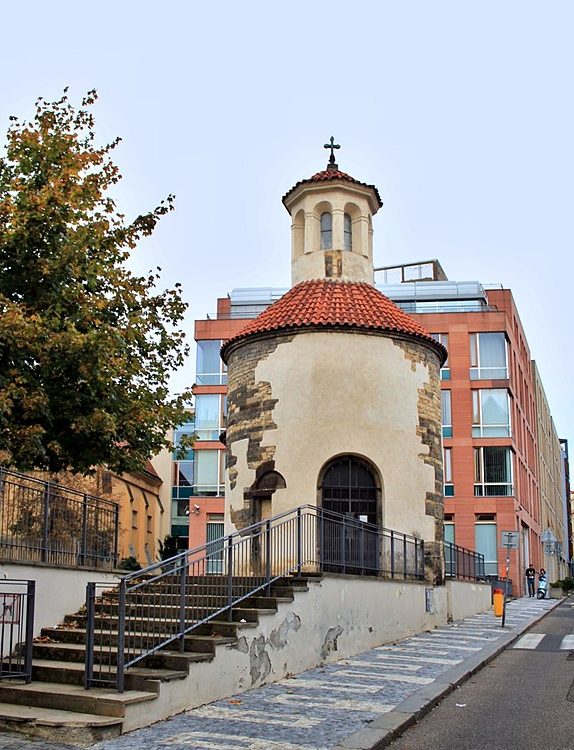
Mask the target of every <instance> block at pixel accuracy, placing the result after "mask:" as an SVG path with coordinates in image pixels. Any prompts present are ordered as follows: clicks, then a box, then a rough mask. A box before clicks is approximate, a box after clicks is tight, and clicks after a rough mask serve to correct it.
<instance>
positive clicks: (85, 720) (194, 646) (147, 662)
mask: <svg viewBox="0 0 574 750" xmlns="http://www.w3.org/2000/svg"><path fill="white" fill-rule="evenodd" d="M244 583H245V581H244V580H243V581H242V585H244ZM164 586H165V591H164V593H163V596H162V607H161V618H158V617H157V616H156V617H155V618H153V619H150V618H149V616H148V614H147V613H149V611H150V610H149V607H150V606H151V605H150V603H149V602H146V601H145V595H144V597H143V598H142V600H141V601H138V603H137V606H136V607H135V609H132V611H131V612H130V616H129V617H128V618H127V620H126V631H125V636H126V644H128V645H129V644H130V642H131V643H136V642H142V641H145V639H148V640H149V641H150V642H151V641H152V639H153V638H154V637H157V635H158V633H162V632H166V631H167V632H169V629H170V628H169V626H170V625H171V624H172V623H173V622H174V621H175V620H176V619H177V617H178V615H179V599H177V595H176V594H175V593H174V591H173V587H174V586H175V584H170V583H169V582H166V583H165V584H164ZM170 587H172V588H170ZM198 588H199V589H201V587H198ZM307 590H308V587H307V577H285V578H282V579H279V580H278V581H276V582H275V583H273V584H272V585H271V591H270V595H269V596H262V595H259V594H255V595H253V596H250V597H249V598H247V599H245V600H244V601H242V602H241V603H240V605H239V606H237V607H234V608H233V610H232V612H231V619H227V613H225V615H223V616H221V615H220V616H218V617H215V618H214V619H211V620H209V621H208V622H206V623H203V624H202V625H199V626H198V627H197V628H196V629H195V630H194V631H192V633H190V634H188V635H186V636H185V637H184V647H183V650H179V643H177V644H170V646H168V647H167V648H166V649H162V650H160V651H157V652H156V653H154V654H152V655H149V656H147V657H145V658H144V659H143V660H142V661H140V662H139V663H137V664H136V665H134V666H133V667H131V668H129V669H127V670H126V671H125V689H124V692H123V693H119V692H117V691H116V690H115V689H114V688H113V687H111V686H110V687H97V688H91V689H89V690H86V689H85V688H84V676H85V669H84V661H85V656H86V620H87V616H86V612H85V610H83V609H82V610H80V611H79V612H76V613H75V614H70V615H67V616H66V617H65V619H64V622H62V623H61V624H60V625H59V626H58V627H51V628H44V629H43V630H42V632H41V635H40V636H39V637H38V638H36V639H35V641H34V647H33V667H32V682H31V683H30V684H27V685H26V684H22V683H17V682H16V681H14V680H5V681H2V682H0V729H10V730H13V731H18V732H22V733H25V734H29V735H35V736H40V737H45V738H49V739H50V740H52V741H58V740H60V741H63V742H66V743H74V744H79V745H86V744H90V743H92V742H96V741H99V740H103V739H108V738H112V737H117V736H119V735H120V734H122V733H123V732H126V731H131V730H133V729H136V728H138V727H141V726H146V725H148V724H151V723H153V722H154V721H157V720H159V719H161V718H165V717H166V716H169V715H170V713H169V709H166V705H165V704H166V702H168V697H167V696H166V697H165V699H164V700H163V701H162V686H163V690H164V691H166V690H167V689H168V688H167V687H166V683H172V682H174V681H177V680H185V679H186V678H187V677H188V675H189V674H190V671H192V670H193V665H194V664H196V663H205V662H211V661H212V660H213V659H214V658H215V656H216V653H217V651H218V648H220V647H225V646H227V647H233V645H234V644H236V643H237V641H238V639H239V638H240V637H241V634H242V632H243V633H244V634H245V631H248V632H249V631H250V632H256V631H257V628H258V626H259V622H260V618H262V617H265V616H268V615H275V614H276V613H277V609H278V606H279V605H280V604H281V603H290V602H293V600H294V598H295V596H296V595H298V594H301V593H303V592H306V591H307ZM117 596H118V593H117V590H112V591H108V592H106V594H105V597H104V598H101V599H99V600H96V617H98V613H100V622H102V621H103V620H104V618H105V623H106V628H105V631H102V632H99V633H98V632H96V648H95V650H94V663H95V665H96V671H97V669H98V664H100V663H102V664H105V670H106V674H111V676H112V677H114V675H115V664H116V660H117V650H116V643H117V627H118V619H117V617H118V605H117V603H116V602H117ZM215 598H216V599H217V597H215ZM220 598H221V600H223V595H221V597H220ZM176 599H177V601H176ZM206 606H210V607H213V606H214V597H213V595H211V596H210V598H209V604H208V605H206V602H205V601H204V595H203V594H202V593H200V591H198V592H197V593H189V594H188V596H187V599H186V616H187V618H188V621H189V622H192V621H193V618H194V616H195V617H197V613H198V612H203V611H205V608H206ZM100 647H101V648H100ZM202 702H203V701H202V700H201V696H195V698H194V705H200V704H201V703H202ZM171 713H173V711H172V712H171ZM0 746H1V742H0Z"/></svg>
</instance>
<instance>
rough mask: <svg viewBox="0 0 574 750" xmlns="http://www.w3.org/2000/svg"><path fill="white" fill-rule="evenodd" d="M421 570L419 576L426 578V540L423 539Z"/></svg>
mask: <svg viewBox="0 0 574 750" xmlns="http://www.w3.org/2000/svg"><path fill="white" fill-rule="evenodd" d="M421 568H422V570H421V572H420V573H419V578H421V579H422V580H424V577H425V540H424V539H421Z"/></svg>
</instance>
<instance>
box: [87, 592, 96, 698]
mask: <svg viewBox="0 0 574 750" xmlns="http://www.w3.org/2000/svg"><path fill="white" fill-rule="evenodd" d="M95 599H96V584H95V583H94V582H93V581H91V582H90V583H88V584H87V586H86V657H85V663H84V687H85V688H86V690H88V689H89V688H91V687H92V681H93V679H94V630H95V624H96V623H95V616H94V612H95V607H94V605H95Z"/></svg>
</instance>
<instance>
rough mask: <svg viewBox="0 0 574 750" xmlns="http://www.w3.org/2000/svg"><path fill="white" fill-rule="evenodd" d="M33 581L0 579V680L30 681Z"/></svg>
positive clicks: (32, 639) (34, 587)
mask: <svg viewBox="0 0 574 750" xmlns="http://www.w3.org/2000/svg"><path fill="white" fill-rule="evenodd" d="M35 592H36V582H35V581H20V580H15V579H9V578H4V579H1V580H0V680H5V679H15V678H17V679H24V680H25V681H26V682H30V681H31V680H32V646H33V642H34V601H35Z"/></svg>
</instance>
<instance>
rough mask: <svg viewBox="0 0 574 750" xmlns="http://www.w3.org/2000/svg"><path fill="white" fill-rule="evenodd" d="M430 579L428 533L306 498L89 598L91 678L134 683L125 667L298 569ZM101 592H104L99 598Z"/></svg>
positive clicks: (97, 587) (97, 588) (93, 682)
mask: <svg viewBox="0 0 574 750" xmlns="http://www.w3.org/2000/svg"><path fill="white" fill-rule="evenodd" d="M323 571H325V572H337V573H350V574H355V575H356V574H358V575H382V576H387V577H391V578H396V579H401V578H402V579H409V578H412V579H417V580H420V579H423V578H424V572H425V571H424V542H423V541H422V539H418V538H417V537H414V536H410V535H409V534H403V533H400V532H396V531H392V530H389V529H384V528H382V527H380V526H377V525H376V524H370V523H364V522H362V521H359V520H357V519H355V518H353V517H349V516H346V515H344V514H340V513H334V512H331V511H326V510H324V509H322V508H317V507H314V506H312V505H302V506H300V507H298V508H295V509H293V510H290V511H286V512H284V513H280V514H278V515H277V516H274V517H272V518H269V519H267V520H264V521H260V522H258V523H255V524H252V525H250V526H248V527H246V528H244V529H241V530H240V531H236V532H234V533H233V534H230V535H228V536H225V537H223V538H221V539H218V540H216V541H212V542H208V543H206V544H203V545H200V546H199V547H194V548H193V549H191V550H186V551H184V552H180V553H179V554H178V555H175V556H174V557H172V558H170V559H169V560H164V561H161V562H157V563H154V564H153V565H150V566H148V567H147V568H145V569H143V570H140V571H134V572H132V573H129V574H128V575H126V576H124V577H123V578H122V579H121V580H120V584H119V587H118V589H117V590H116V591H109V583H108V584H104V583H102V584H96V583H90V584H88V587H87V595H86V617H87V620H86V622H87V624H86V631H87V635H86V671H85V685H86V687H92V686H109V685H113V686H115V687H116V688H117V689H118V690H120V691H122V690H123V689H124V682H125V671H126V670H127V669H129V668H130V667H132V666H134V665H135V664H137V663H139V662H141V661H142V660H143V659H148V658H150V657H153V655H154V654H156V653H157V652H159V651H162V650H163V651H165V649H166V648H168V647H169V646H170V645H176V647H177V649H178V650H179V651H180V652H183V651H185V647H186V641H185V636H186V635H188V634H189V633H191V632H192V631H194V630H196V629H198V628H200V627H201V626H202V625H205V623H207V622H209V621H210V620H213V619H214V618H215V617H219V616H223V615H224V616H225V617H226V618H227V619H228V620H229V621H232V619H233V609H234V608H235V607H237V606H238V605H240V604H241V603H242V602H244V601H245V600H246V599H248V598H250V597H253V596H255V595H258V594H259V595H262V596H268V595H270V593H271V584H272V583H273V582H275V581H277V580H279V579H281V578H284V577H286V576H289V575H292V574H297V575H301V574H305V573H321V572H323ZM98 593H101V594H103V596H102V597H100V598H98Z"/></svg>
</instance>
